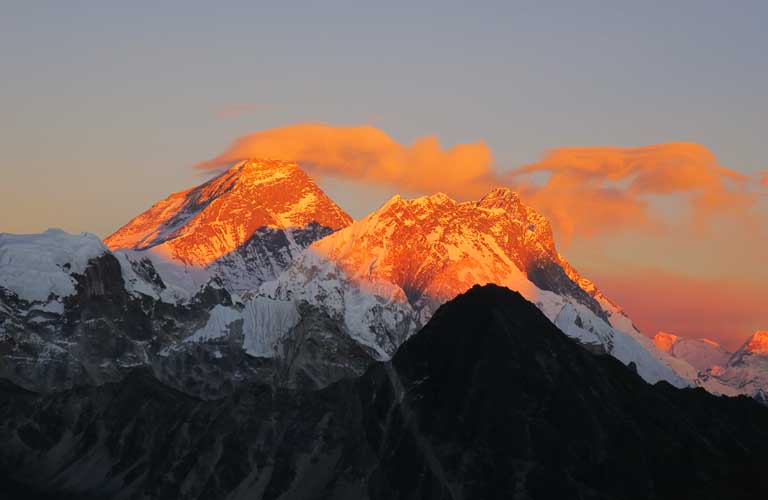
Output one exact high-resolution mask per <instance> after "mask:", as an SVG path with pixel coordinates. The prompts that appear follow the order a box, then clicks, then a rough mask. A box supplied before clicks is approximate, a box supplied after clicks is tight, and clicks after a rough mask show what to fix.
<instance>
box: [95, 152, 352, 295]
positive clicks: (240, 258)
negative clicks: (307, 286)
mask: <svg viewBox="0 0 768 500" xmlns="http://www.w3.org/2000/svg"><path fill="white" fill-rule="evenodd" d="M351 221H352V219H351V218H350V217H349V215H347V214H346V213H345V212H344V211H343V210H342V209H341V208H339V206H338V205H336V204H335V203H334V202H333V201H332V200H331V199H330V198H328V197H327V196H326V195H325V193H324V192H323V191H322V190H321V189H320V188H319V187H317V185H316V184H315V183H314V181H312V179H311V178H310V177H309V176H308V175H307V174H306V173H305V172H304V171H303V170H301V169H300V168H299V167H298V165H296V164H295V163H289V162H282V161H278V160H254V161H243V162H240V163H238V164H236V165H234V166H233V167H231V168H230V169H229V170H227V171H225V172H223V173H221V174H220V175H219V176H217V177H215V178H213V179H211V180H210V181H208V182H206V183H204V184H202V185H200V186H198V187H195V188H192V189H188V190H186V191H181V192H179V193H174V194H172V195H171V196H169V197H168V198H166V199H165V200H162V201H160V202H158V203H156V204H155V205H153V206H152V207H151V208H150V209H149V210H147V211H146V212H144V213H142V214H141V215H139V216H137V217H136V218H134V219H133V220H131V221H130V222H128V224H126V225H125V226H123V227H122V228H120V229H119V230H118V231H116V232H115V233H114V234H112V235H111V236H109V237H107V238H106V239H105V240H104V242H105V243H106V244H107V246H109V248H111V249H112V250H120V249H122V250H127V251H128V252H126V253H127V254H128V255H131V256H133V257H134V259H135V258H136V257H137V254H136V251H138V252H140V253H139V254H138V258H143V257H147V258H151V259H152V260H153V261H154V264H155V267H156V268H157V269H158V270H159V272H160V274H161V276H162V277H163V278H164V279H165V281H166V282H169V283H171V284H174V285H176V284H179V285H180V287H181V288H186V287H189V282H191V283H192V284H194V285H195V286H199V285H200V284H201V281H206V280H207V279H209V278H210V277H211V276H217V277H219V278H220V279H222V280H223V281H224V282H225V283H227V285H228V286H229V287H230V288H233V289H246V290H247V289H253V288H255V287H256V286H258V284H259V283H261V282H262V281H266V280H269V279H274V278H275V277H276V276H277V275H278V274H279V273H280V272H281V271H282V270H283V269H285V267H287V266H288V265H289V264H290V263H291V262H292V260H293V258H294V257H295V255H296V254H298V253H300V252H301V251H302V250H303V249H304V248H305V247H306V246H307V245H309V244H310V243H312V242H313V241H315V240H317V239H320V238H322V237H323V236H326V235H328V234H330V233H331V232H333V231H335V230H337V229H339V228H342V227H345V226H347V225H349V224H350V223H351ZM131 251H133V252H131ZM205 271H207V272H205ZM185 278H186V279H185Z"/></svg>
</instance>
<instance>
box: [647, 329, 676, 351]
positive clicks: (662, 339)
mask: <svg viewBox="0 0 768 500" xmlns="http://www.w3.org/2000/svg"><path fill="white" fill-rule="evenodd" d="M679 338H680V337H678V336H677V335H674V334H672V333H668V332H664V331H659V333H657V334H656V335H654V337H653V343H654V344H655V345H656V347H658V348H659V349H660V350H662V351H664V352H669V351H670V349H672V346H673V345H674V344H675V342H677V340H678V339H679Z"/></svg>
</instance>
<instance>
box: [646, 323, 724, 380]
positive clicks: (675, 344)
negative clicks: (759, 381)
mask: <svg viewBox="0 0 768 500" xmlns="http://www.w3.org/2000/svg"><path fill="white" fill-rule="evenodd" d="M653 343H654V344H656V347H658V348H659V349H660V350H662V351H664V352H666V353H669V354H670V355H672V356H674V357H675V358H678V359H682V360H684V361H686V362H687V363H688V364H690V365H691V366H692V367H694V368H695V369H697V370H699V371H706V370H709V369H713V368H715V367H720V368H722V367H724V366H725V365H726V364H727V363H728V359H729V358H730V357H731V353H730V352H728V351H726V350H725V349H723V347H722V346H721V345H720V344H718V343H717V342H715V341H714V340H709V339H703V338H702V339H690V338H683V337H678V336H677V335H673V334H671V333H667V332H659V333H657V334H656V335H655V336H654V337H653Z"/></svg>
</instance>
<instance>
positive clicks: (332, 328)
mask: <svg viewBox="0 0 768 500" xmlns="http://www.w3.org/2000/svg"><path fill="white" fill-rule="evenodd" d="M125 257H126V256H125V255H124V254H122V253H121V252H112V251H110V250H109V249H108V248H107V247H106V246H105V245H104V244H102V243H101V241H100V240H99V239H98V238H97V237H96V236H94V235H91V234H87V233H83V234H80V235H72V234H67V233H65V232H64V231H61V230H49V231H46V232H45V233H42V234H39V235H10V234H2V235H0V379H6V380H9V381H12V382H13V383H14V384H15V385H18V386H20V387H23V388H24V389H25V390H30V391H35V392H43V393H47V392H52V391H60V390H65V389H69V388H73V387H80V386H88V385H101V384H104V383H109V382H115V381H119V380H121V379H122V378H123V377H124V376H126V374H127V373H129V372H131V371H133V370H134V369H135V368H137V367H145V368H147V369H149V370H150V371H151V372H152V373H153V374H154V376H155V377H157V378H158V379H159V380H162V381H163V382H164V383H165V384H167V385H169V386H171V387H174V388H176V389H177V390H180V391H183V392H185V393H188V394H193V395H195V396H196V397H201V398H218V397H221V396H222V395H224V394H228V393H230V392H232V391H233V390H234V388H235V387H237V386H239V385H247V384H252V383H257V382H258V383H269V384H273V385H276V386H289V387H304V386H309V387H318V386H323V385H327V384H328V383H330V382H331V381H334V380H338V379H339V378H342V377H345V376H351V375H356V374H360V373H362V372H363V370H364V369H365V368H366V367H367V366H368V365H369V364H370V362H371V359H372V358H371V356H370V355H369V354H368V353H367V352H366V351H365V350H364V349H362V348H361V347H360V346H359V345H358V344H357V343H356V342H354V340H353V339H351V338H350V337H349V336H348V335H347V334H346V333H345V332H344V331H342V330H341V328H340V327H339V326H338V325H337V324H336V322H334V321H333V320H331V319H330V318H328V317H327V315H326V314H325V313H324V312H322V311H319V310H318V309H317V308H315V307H313V306H311V305H309V304H301V303H294V302H290V301H279V302H278V301H274V300H270V299H267V298H264V297H258V296H256V297H251V298H248V299H245V298H241V297H238V296H237V295H236V294H232V293H230V292H229V291H228V290H227V289H226V288H225V287H224V286H223V284H222V281H221V280H220V279H218V278H217V277H215V276H214V277H213V278H211V280H210V281H209V282H207V283H206V284H204V285H203V286H201V287H200V288H198V289H197V290H193V291H190V295H189V297H187V298H183V299H180V298H178V296H177V294H176V293H175V292H174V291H173V290H171V289H170V288H169V287H168V286H166V284H165V282H164V280H163V278H162V277H160V275H159V274H158V272H157V271H156V269H155V268H154V266H153V263H152V260H151V259H147V258H142V259H137V260H129V259H126V258H125Z"/></svg>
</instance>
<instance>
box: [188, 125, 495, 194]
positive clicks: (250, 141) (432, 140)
mask: <svg viewBox="0 0 768 500" xmlns="http://www.w3.org/2000/svg"><path fill="white" fill-rule="evenodd" d="M248 158H277V159H283V160H290V161H296V162H298V163H300V164H301V165H302V166H303V167H304V168H305V169H307V170H308V171H309V172H310V173H312V174H314V175H319V176H324V175H331V176H338V177H344V178H350V179H354V180H359V181H362V182H367V183H374V184H388V185H392V186H395V187H397V188H398V189H403V190H406V191H409V192H419V193H421V192H424V193H431V192H435V191H443V192H446V193H447V194H449V195H452V196H455V197H458V198H466V197H478V196H481V195H482V194H484V193H485V192H486V191H487V190H488V189H490V188H491V187H492V186H494V185H498V184H499V183H500V182H501V181H500V179H499V178H498V176H497V174H496V173H495V171H494V170H493V169H492V168H491V165H492V163H493V156H492V155H491V151H490V149H489V148H488V146H486V145H485V144H484V143H482V142H475V143H469V144H458V145H456V146H453V147H450V148H443V147H442V146H441V145H440V143H439V141H438V140H437V138H436V137H434V136H429V137H422V138H419V139H416V140H414V141H413V142H412V143H411V144H409V145H402V144H399V143H397V142H396V141H395V140H394V139H392V138H391V137H390V136H389V135H387V134H386V133H385V132H383V131H382V130H379V129H378V128H375V127H372V126H368V125H364V126H357V127H337V126H331V125H325V124H300V125H290V126H286V127H282V128H276V129H271V130H264V131H260V132H255V133H252V134H248V135H245V136H242V137H240V138H239V139H237V140H236V141H235V142H234V143H233V144H232V145H231V146H230V147H229V149H228V150H227V151H225V152H224V153H222V154H221V155H219V156H217V157H215V158H213V159H211V160H208V161H205V162H202V163H200V164H198V165H197V167H198V168H202V169H211V168H213V169H215V168H220V167H222V166H226V165H229V164H231V163H233V162H236V161H238V160H243V159H248Z"/></svg>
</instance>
